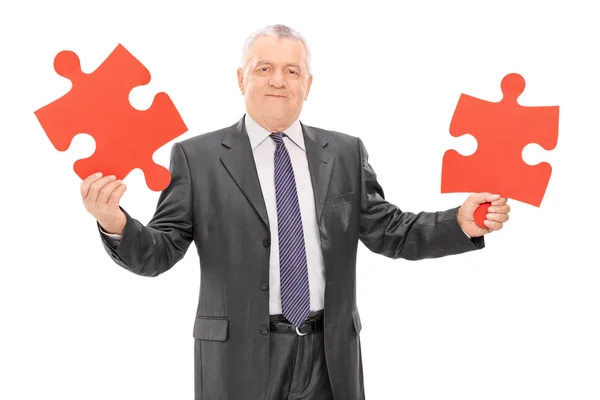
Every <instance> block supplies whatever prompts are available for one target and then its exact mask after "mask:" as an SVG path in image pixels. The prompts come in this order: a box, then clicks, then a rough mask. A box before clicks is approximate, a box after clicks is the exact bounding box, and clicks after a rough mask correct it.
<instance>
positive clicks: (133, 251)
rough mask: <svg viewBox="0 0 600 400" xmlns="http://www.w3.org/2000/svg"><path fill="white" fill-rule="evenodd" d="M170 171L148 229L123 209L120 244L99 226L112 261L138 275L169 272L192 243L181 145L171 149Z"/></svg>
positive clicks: (189, 194) (187, 177) (189, 197)
mask: <svg viewBox="0 0 600 400" xmlns="http://www.w3.org/2000/svg"><path fill="white" fill-rule="evenodd" d="M169 171H170V173H171V182H170V183H169V186H168V187H167V188H166V189H164V190H163V191H162V192H161V194H160V196H159V199H158V204H157V206H156V211H155V212H154V216H153V217H152V219H151V220H150V222H149V223H148V225H146V226H144V225H143V224H142V223H141V222H140V221H138V220H137V219H135V218H133V217H132V216H131V215H130V214H129V213H128V212H127V211H125V209H123V208H122V207H121V210H122V211H123V213H124V214H125V217H126V223H125V230H124V231H123V235H122V237H121V238H120V241H119V240H116V241H111V240H110V239H111V238H107V236H106V235H105V234H103V232H102V229H101V227H100V225H99V224H98V223H96V224H97V227H98V230H99V233H100V238H101V240H102V244H103V246H104V249H105V250H106V252H107V253H108V254H109V255H110V256H111V258H112V259H113V261H114V262H115V263H117V264H118V265H120V266H121V267H123V268H125V269H127V270H129V271H131V272H133V273H135V274H137V275H141V276H148V277H154V276H158V275H160V274H162V273H163V272H166V271H168V270H169V269H170V268H171V267H173V265H175V264H176V263H177V262H178V261H179V260H181V259H182V258H183V256H184V255H185V253H186V251H187V249H188V248H189V246H190V244H191V242H192V239H193V222H192V221H193V218H192V217H193V216H192V188H191V178H190V171H189V167H188V162H187V159H186V156H185V153H184V151H183V149H182V147H181V145H180V144H179V143H175V144H174V145H173V147H172V149H171V156H170V167H169Z"/></svg>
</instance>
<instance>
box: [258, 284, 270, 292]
mask: <svg viewBox="0 0 600 400" xmlns="http://www.w3.org/2000/svg"><path fill="white" fill-rule="evenodd" d="M260 290H262V291H263V292H264V291H267V290H269V283H268V282H263V283H261V285H260Z"/></svg>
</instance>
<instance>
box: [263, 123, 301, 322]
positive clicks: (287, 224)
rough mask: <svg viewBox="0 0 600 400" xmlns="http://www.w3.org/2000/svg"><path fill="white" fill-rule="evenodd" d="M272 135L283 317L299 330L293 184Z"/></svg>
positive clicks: (286, 157)
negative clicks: (274, 147)
mask: <svg viewBox="0 0 600 400" xmlns="http://www.w3.org/2000/svg"><path fill="white" fill-rule="evenodd" d="M282 135H285V134H282V133H279V132H275V133H272V134H271V135H270V136H271V138H273V140H274V141H275V143H276V145H277V148H276V149H275V200H276V203H277V227H278V231H279V232H278V238H279V269H280V282H281V307H282V314H283V316H284V317H285V318H286V319H287V320H288V321H290V322H291V323H292V324H293V325H295V326H297V327H299V326H301V325H302V323H304V321H305V320H306V317H307V316H308V314H309V312H310V292H309V285H308V267H307V264H306V249H305V248H304V231H303V230H302V216H301V214H300V206H299V205H298V193H297V192H296V180H295V178H294V170H293V169H292V163H291V161H290V155H289V154H288V151H287V149H286V148H285V144H284V143H283V136H282Z"/></svg>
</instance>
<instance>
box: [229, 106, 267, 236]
mask: <svg viewBox="0 0 600 400" xmlns="http://www.w3.org/2000/svg"><path fill="white" fill-rule="evenodd" d="M221 143H222V144H223V145H224V146H226V147H228V148H229V149H230V150H229V152H228V153H227V154H226V155H224V156H221V162H222V163H223V165H224V166H225V168H227V171H228V172H229V174H230V175H231V177H232V178H233V180H234V181H235V182H236V183H237V185H238V187H239V188H240V190H241V191H242V192H243V193H244V195H245V196H246V198H247V199H248V201H249V202H250V204H252V207H254V209H255V210H256V212H257V213H258V215H259V216H260V218H261V220H262V221H263V223H264V224H265V225H266V227H267V228H269V217H268V215H267V207H266V206H265V200H264V197H263V194H262V190H261V188H260V181H259V180H258V173H257V172H256V163H255V162H254V155H253V154H252V147H251V145H250V139H249V138H248V134H247V133H246V127H245V124H244V117H242V118H241V119H240V120H239V121H238V123H237V124H235V125H234V126H232V127H231V128H230V129H229V130H228V131H227V133H226V134H225V136H224V137H223V141H222V142H221Z"/></svg>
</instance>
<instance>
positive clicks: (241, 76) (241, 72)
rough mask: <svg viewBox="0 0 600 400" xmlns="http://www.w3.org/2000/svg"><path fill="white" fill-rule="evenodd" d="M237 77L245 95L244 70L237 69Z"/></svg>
mask: <svg viewBox="0 0 600 400" xmlns="http://www.w3.org/2000/svg"><path fill="white" fill-rule="evenodd" d="M237 77H238V86H239V87H240V91H241V92H242V94H244V70H242V69H241V68H238V69H237Z"/></svg>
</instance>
